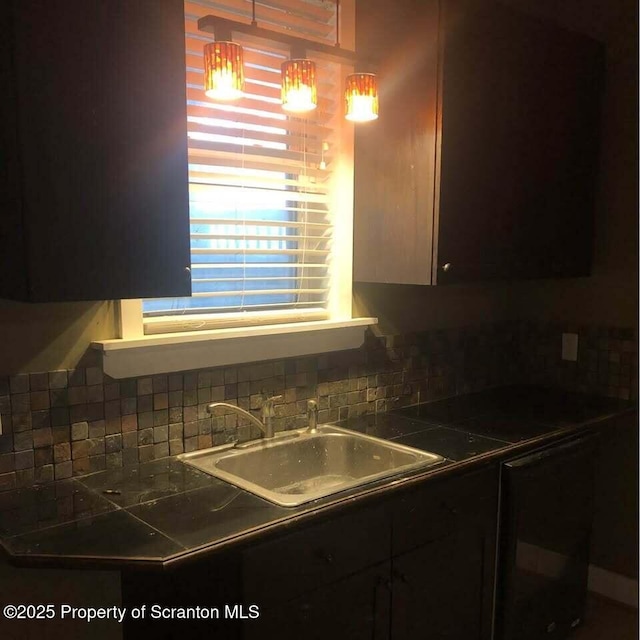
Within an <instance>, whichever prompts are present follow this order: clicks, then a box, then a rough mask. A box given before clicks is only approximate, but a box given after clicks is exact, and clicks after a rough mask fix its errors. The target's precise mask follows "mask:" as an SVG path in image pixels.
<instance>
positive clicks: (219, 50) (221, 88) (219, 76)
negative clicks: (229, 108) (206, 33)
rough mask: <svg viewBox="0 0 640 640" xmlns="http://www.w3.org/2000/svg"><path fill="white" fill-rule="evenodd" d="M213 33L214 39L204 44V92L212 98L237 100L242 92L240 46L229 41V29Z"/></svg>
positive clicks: (242, 71)
mask: <svg viewBox="0 0 640 640" xmlns="http://www.w3.org/2000/svg"><path fill="white" fill-rule="evenodd" d="M215 35H216V41H215V42H209V43H208V44H206V45H205V46H204V92H205V94H206V95H207V96H208V97H209V98H213V99H214V100H224V101H229V100H237V99H238V98H241V97H242V96H243V92H244V60H243V52H242V47H241V46H240V45H239V44H236V43H235V42H232V41H231V30H230V29H226V28H224V29H223V28H221V29H218V30H217V31H216V34H215ZM217 38H220V39H219V40H218V39H217Z"/></svg>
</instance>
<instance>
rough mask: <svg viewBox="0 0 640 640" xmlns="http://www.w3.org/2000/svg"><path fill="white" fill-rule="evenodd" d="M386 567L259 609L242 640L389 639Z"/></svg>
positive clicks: (387, 569) (376, 568) (384, 564)
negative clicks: (283, 602) (272, 639)
mask: <svg viewBox="0 0 640 640" xmlns="http://www.w3.org/2000/svg"><path fill="white" fill-rule="evenodd" d="M388 580H389V563H382V564H380V565H378V566H376V567H372V568H370V569H367V570H365V571H361V572H359V573H356V574H354V575H352V576H350V577H348V578H345V579H344V580H340V581H338V582H336V583H333V584H331V585H328V586H325V587H321V588H320V589H317V590H315V591H312V592H310V593H308V594H305V595H304V596H301V597H299V598H296V599H294V600H292V601H291V602H288V603H287V604H286V605H279V606H276V607H273V606H272V607H269V606H263V607H261V615H260V618H259V619H258V620H255V621H252V622H248V623H246V624H245V625H244V635H243V637H244V639H245V640H262V639H264V638H278V639H279V640H300V639H301V638H305V639H306V638H309V640H327V639H328V638H331V639H333V640H386V639H387V638H388V637H389V604H390V602H389V600H390V592H389V588H388V586H387V584H388Z"/></svg>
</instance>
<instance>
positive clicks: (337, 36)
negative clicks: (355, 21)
mask: <svg viewBox="0 0 640 640" xmlns="http://www.w3.org/2000/svg"><path fill="white" fill-rule="evenodd" d="M254 2H255V0H254ZM336 47H340V0H336Z"/></svg>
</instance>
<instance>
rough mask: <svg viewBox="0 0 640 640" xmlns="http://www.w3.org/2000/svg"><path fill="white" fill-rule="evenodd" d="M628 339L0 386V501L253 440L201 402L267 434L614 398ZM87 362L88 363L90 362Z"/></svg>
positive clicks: (488, 340)
mask: <svg viewBox="0 0 640 640" xmlns="http://www.w3.org/2000/svg"><path fill="white" fill-rule="evenodd" d="M563 331H574V332H576V333H578V334H579V336H580V342H579V345H580V346H579V350H578V361H577V362H571V363H568V362H564V361H562V360H561V359H560V344H561V336H562V332H563ZM636 351H637V341H636V339H635V332H634V331H633V330H624V329H603V328H598V329H590V328H586V327H566V326H560V325H540V324H534V323H503V324H499V325H490V326H481V327H471V328H463V329H450V330H434V331H427V332H422V333H416V334H407V335H394V336H382V337H379V336H374V335H373V334H372V333H370V332H368V333H367V335H366V339H365V342H364V344H363V346H362V347H361V348H360V349H354V350H350V351H341V352H336V353H329V354H324V355H319V356H312V357H305V358H292V359H285V360H276V361H268V362H260V363H255V364H251V365H239V366H237V367H224V368H218V369H207V370H199V371H189V372H181V373H172V374H168V375H157V376H151V377H142V378H134V379H125V380H113V379H111V378H109V377H108V376H105V375H104V374H103V372H102V369H101V368H100V367H99V366H94V365H95V362H93V363H91V364H90V365H87V366H83V367H79V368H77V369H73V370H65V371H49V372H42V373H28V374H19V375H14V376H4V377H3V376H0V414H1V417H2V425H3V435H1V436H0V491H6V490H9V489H13V488H16V487H21V486H28V485H30V484H32V483H33V482H42V483H44V482H51V481H53V480H59V479H63V478H70V477H73V476H79V475H85V474H87V473H92V472H95V471H100V470H102V469H106V468H113V467H121V466H127V465H132V464H136V463H138V462H144V461H148V460H153V459H157V458H163V457H166V456H170V455H175V454H178V453H182V452H185V451H195V450H197V449H204V448H207V447H211V446H212V445H217V444H222V443H224V442H226V441H229V440H230V439H233V438H237V437H239V438H240V440H245V439H249V438H254V437H258V436H259V435H260V434H259V433H258V432H257V430H256V428H255V427H253V426H251V425H248V424H246V422H244V421H243V420H242V419H241V418H240V419H238V417H237V415H236V414H231V413H229V414H226V415H225V414H224V413H223V414H222V415H213V416H212V415H210V414H208V413H207V411H206V407H207V404H208V403H210V402H218V401H222V402H230V403H233V404H237V405H238V406H240V407H242V408H244V409H248V410H257V409H259V407H260V404H261V401H262V396H263V394H269V395H279V396H282V398H281V400H279V401H278V402H277V403H276V407H275V411H276V418H275V419H274V425H275V428H276V430H282V429H293V428H298V427H303V426H306V424H307V417H306V402H307V400H308V399H309V398H317V399H318V402H319V407H320V413H319V416H318V417H319V420H320V421H321V422H334V421H337V420H342V419H345V418H351V417H354V416H358V415H362V414H365V413H377V412H384V411H387V410H389V409H392V408H395V407H398V406H406V405H410V404H416V403H419V402H424V401H429V400H435V399H438V398H443V397H448V396H453V395H457V394H461V393H468V392H471V391H479V390H481V389H485V388H488V387H492V386H498V385H502V384H510V383H518V382H534V383H542V384H549V385H553V386H562V387H565V388H570V389H575V390H579V391H587V392H590V393H596V394H599V395H608V396H613V397H617V398H623V399H632V398H634V397H635V390H636V389H637V354H636ZM90 355H91V356H93V355H94V354H90Z"/></svg>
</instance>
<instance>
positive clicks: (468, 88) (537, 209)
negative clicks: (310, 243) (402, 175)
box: [436, 1, 603, 283]
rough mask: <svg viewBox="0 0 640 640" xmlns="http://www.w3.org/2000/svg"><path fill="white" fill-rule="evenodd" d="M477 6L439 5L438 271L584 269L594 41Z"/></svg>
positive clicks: (597, 62)
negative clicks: (443, 8)
mask: <svg viewBox="0 0 640 640" xmlns="http://www.w3.org/2000/svg"><path fill="white" fill-rule="evenodd" d="M475 4H477V5H478V7H479V8H475V7H474V8H472V7H470V6H469V5H470V3H469V2H465V3H456V2H455V1H450V2H449V3H445V5H444V6H445V7H447V8H448V10H447V11H445V12H444V16H443V22H442V36H443V45H444V46H443V61H442V64H443V67H442V145H441V158H440V160H441V181H440V198H439V211H438V244H437V267H438V270H437V274H436V277H437V281H438V282H439V283H448V282H469V281H476V280H490V279H513V278H531V277H552V276H585V275H589V271H590V257H591V244H592V225H593V206H594V199H595V193H594V187H595V184H596V177H597V169H598V139H599V131H600V110H599V106H600V94H601V89H602V71H603V69H602V59H603V56H602V49H601V46H600V45H599V44H598V43H596V42H594V41H593V40H591V39H589V38H587V37H585V36H582V35H579V34H577V33H573V32H571V31H568V30H566V29H562V28H560V27H557V26H555V25H553V24H551V23H549V22H546V21H541V20H539V19H536V18H534V17H532V16H528V15H525V14H523V13H520V12H517V11H515V10H513V9H510V8H509V7H506V6H504V5H501V4H492V3H486V2H482V3H475ZM465 5H466V6H465ZM445 264H448V268H447V269H443V267H444V265H445Z"/></svg>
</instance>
